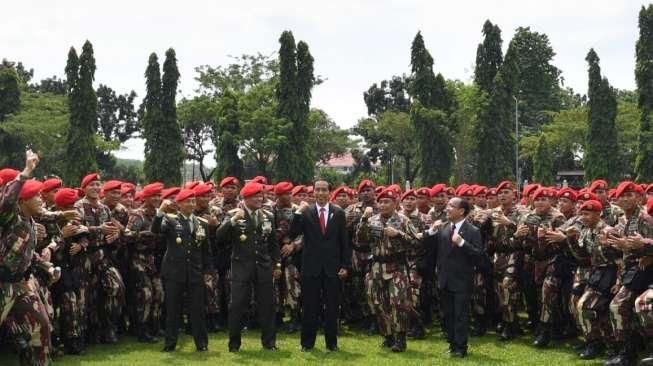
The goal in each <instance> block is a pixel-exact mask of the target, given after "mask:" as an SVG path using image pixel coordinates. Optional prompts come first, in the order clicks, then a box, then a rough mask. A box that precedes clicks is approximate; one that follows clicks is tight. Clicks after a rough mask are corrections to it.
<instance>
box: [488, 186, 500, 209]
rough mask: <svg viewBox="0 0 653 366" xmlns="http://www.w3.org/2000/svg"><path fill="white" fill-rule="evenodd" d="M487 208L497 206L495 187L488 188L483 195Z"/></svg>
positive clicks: (497, 199) (497, 198)
mask: <svg viewBox="0 0 653 366" xmlns="http://www.w3.org/2000/svg"><path fill="white" fill-rule="evenodd" d="M485 198H486V202H487V208H488V209H494V208H497V207H499V197H498V192H497V189H496V188H495V187H491V188H488V190H487V195H486V196H485Z"/></svg>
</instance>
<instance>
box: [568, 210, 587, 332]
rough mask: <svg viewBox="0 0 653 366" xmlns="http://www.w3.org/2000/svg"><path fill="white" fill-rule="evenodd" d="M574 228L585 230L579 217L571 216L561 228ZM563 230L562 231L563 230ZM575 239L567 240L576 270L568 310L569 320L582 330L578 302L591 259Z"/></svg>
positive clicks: (584, 285)
mask: <svg viewBox="0 0 653 366" xmlns="http://www.w3.org/2000/svg"><path fill="white" fill-rule="evenodd" d="M572 226H573V227H575V228H576V231H577V232H579V233H580V232H582V231H583V229H584V228H585V225H584V224H583V222H582V221H581V220H580V217H579V216H573V217H571V218H570V219H569V220H567V222H565V224H564V225H563V226H562V228H561V229H563V228H569V227H572ZM563 230H564V229H563ZM576 240H577V238H567V242H568V249H569V252H570V253H571V255H572V256H573V257H574V260H575V261H576V268H575V270H574V274H573V282H572V285H571V294H570V296H569V301H568V302H569V304H568V308H569V309H568V310H569V313H570V315H571V318H572V319H573V321H574V324H576V328H577V329H583V325H582V323H581V319H580V313H579V312H578V301H579V300H580V298H581V296H583V293H584V292H585V290H586V288H587V281H588V280H589V276H590V273H591V271H592V268H591V258H590V254H589V253H588V251H587V249H586V248H585V247H584V246H581V245H576V243H577V241H576Z"/></svg>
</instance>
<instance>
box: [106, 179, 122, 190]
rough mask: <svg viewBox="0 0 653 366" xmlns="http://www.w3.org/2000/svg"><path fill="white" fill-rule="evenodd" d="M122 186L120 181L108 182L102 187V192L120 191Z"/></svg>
mask: <svg viewBox="0 0 653 366" xmlns="http://www.w3.org/2000/svg"><path fill="white" fill-rule="evenodd" d="M121 186H122V182H121V181H119V180H108V181H106V182H104V185H103V186H102V191H103V192H107V191H111V190H114V189H120V187H121Z"/></svg>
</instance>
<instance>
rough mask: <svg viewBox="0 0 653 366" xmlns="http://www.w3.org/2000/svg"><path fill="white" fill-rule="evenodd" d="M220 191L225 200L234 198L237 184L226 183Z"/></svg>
mask: <svg viewBox="0 0 653 366" xmlns="http://www.w3.org/2000/svg"><path fill="white" fill-rule="evenodd" d="M220 191H221V192H222V195H223V196H224V198H225V199H226V200H229V201H231V200H233V199H234V198H236V195H237V194H238V186H237V185H234V184H228V185H226V186H224V187H222V189H221V190H220Z"/></svg>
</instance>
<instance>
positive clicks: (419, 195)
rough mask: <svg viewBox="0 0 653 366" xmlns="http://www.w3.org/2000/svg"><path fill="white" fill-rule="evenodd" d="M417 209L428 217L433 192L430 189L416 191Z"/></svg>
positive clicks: (423, 188) (424, 188)
mask: <svg viewBox="0 0 653 366" xmlns="http://www.w3.org/2000/svg"><path fill="white" fill-rule="evenodd" d="M414 192H415V193H414V195H415V198H416V204H417V209H418V210H419V212H420V213H423V214H425V215H428V213H429V211H431V190H430V189H429V188H428V187H422V188H419V189H416V190H415V191H414Z"/></svg>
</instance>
